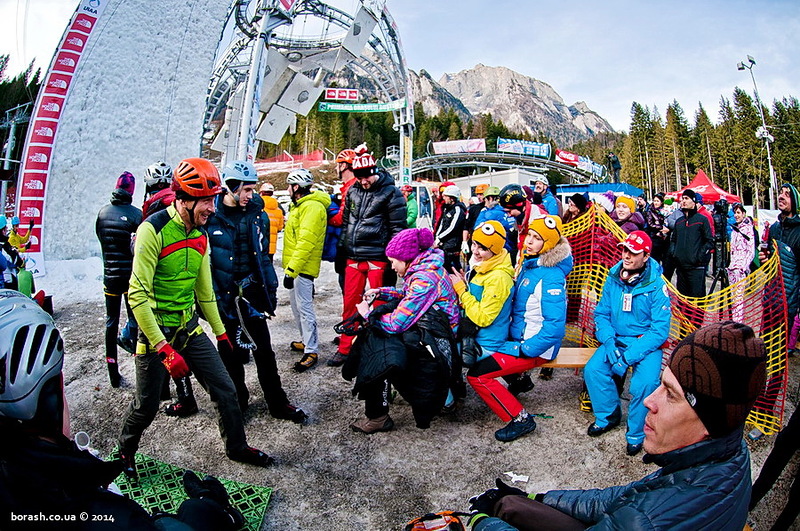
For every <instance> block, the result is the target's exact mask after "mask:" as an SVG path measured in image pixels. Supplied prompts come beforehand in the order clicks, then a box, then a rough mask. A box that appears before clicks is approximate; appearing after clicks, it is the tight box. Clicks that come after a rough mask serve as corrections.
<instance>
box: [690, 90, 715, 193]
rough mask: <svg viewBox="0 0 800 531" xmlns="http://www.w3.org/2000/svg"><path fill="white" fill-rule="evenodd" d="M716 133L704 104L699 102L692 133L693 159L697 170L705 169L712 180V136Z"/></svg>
mask: <svg viewBox="0 0 800 531" xmlns="http://www.w3.org/2000/svg"><path fill="white" fill-rule="evenodd" d="M713 133H714V126H713V124H712V123H711V120H709V118H708V114H706V110H705V109H704V108H703V105H702V104H698V109H697V112H696V113H695V115H694V128H693V129H692V134H691V143H690V144H691V146H692V149H693V152H692V155H691V161H692V163H693V165H694V168H695V172H694V173H696V170H698V169H702V170H703V171H705V172H706V173H707V174H708V176H709V178H711V180H712V181H713V180H714V154H713V152H712V151H711V136H712V135H713Z"/></svg>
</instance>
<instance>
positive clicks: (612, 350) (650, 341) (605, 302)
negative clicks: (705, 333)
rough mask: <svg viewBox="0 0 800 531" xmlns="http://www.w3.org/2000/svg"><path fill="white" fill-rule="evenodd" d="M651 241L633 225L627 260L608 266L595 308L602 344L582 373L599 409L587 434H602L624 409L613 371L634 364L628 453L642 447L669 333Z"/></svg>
mask: <svg viewBox="0 0 800 531" xmlns="http://www.w3.org/2000/svg"><path fill="white" fill-rule="evenodd" d="M652 245H653V244H652V242H651V240H650V237H649V236H648V235H647V233H645V232H643V231H633V232H632V233H630V234H629V235H628V238H627V239H626V240H625V241H624V242H622V243H620V244H619V246H620V247H622V260H621V261H620V262H619V263H618V264H617V265H615V266H614V267H612V268H611V270H610V271H609V272H608V279H607V280H606V283H605V285H604V286H603V294H602V296H601V297H600V302H598V304H597V308H596V309H595V313H594V321H595V336H596V337H597V340H598V341H599V342H600V343H601V345H600V346H599V347H598V348H597V350H596V351H595V353H594V355H593V356H592V358H591V359H590V360H589V362H588V363H587V364H586V369H585V370H584V375H583V377H584V379H585V380H586V388H587V390H588V391H589V398H591V399H592V409H593V411H594V415H595V420H594V422H593V423H592V424H591V425H590V426H589V430H588V434H589V435H590V436H592V437H597V436H598V435H601V434H603V433H605V432H607V431H609V430H611V429H613V428H614V427H616V426H618V425H619V423H620V420H621V419H622V414H621V411H620V400H619V392H618V389H617V386H616V385H615V383H614V376H617V377H623V376H624V375H625V374H626V373H627V372H628V368H632V369H633V376H632V377H631V384H630V394H631V400H630V403H629V405H628V431H627V433H626V436H625V437H626V439H627V442H628V445H627V453H628V455H636V454H638V453H639V451H641V449H642V442H643V441H644V418H645V415H646V414H647V409H646V408H645V407H644V399H645V397H647V396H648V395H649V394H650V393H652V392H653V391H654V390H655V389H656V387H658V378H659V374H660V373H661V358H662V353H661V345H663V344H664V342H665V341H666V340H667V337H668V336H669V324H670V317H671V314H670V301H669V295H668V292H667V286H666V283H665V282H664V279H662V278H661V266H660V265H658V262H656V261H655V260H653V259H652V258H651V257H650V251H651V250H652Z"/></svg>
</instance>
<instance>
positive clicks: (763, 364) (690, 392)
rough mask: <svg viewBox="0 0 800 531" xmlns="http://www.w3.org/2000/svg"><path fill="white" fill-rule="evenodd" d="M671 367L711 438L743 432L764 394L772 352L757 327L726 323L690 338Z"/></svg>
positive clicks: (676, 353) (674, 355)
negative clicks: (769, 352)
mask: <svg viewBox="0 0 800 531" xmlns="http://www.w3.org/2000/svg"><path fill="white" fill-rule="evenodd" d="M669 368H670V370H671V371H672V373H673V374H674V375H675V377H676V378H677V379H678V382H679V383H680V384H681V387H682V388H683V392H684V393H685V395H686V400H687V401H688V402H689V404H691V406H692V408H694V410H695V412H696V413H697V416H698V417H700V420H701V421H702V422H703V425H704V426H705V427H706V429H707V430H708V433H709V435H711V437H712V438H719V437H724V436H725V435H728V434H730V433H731V432H733V431H734V430H736V429H740V428H741V427H742V425H743V424H744V422H745V420H746V419H747V415H748V414H749V413H750V409H751V408H752V407H753V403H755V401H756V398H758V395H759V394H761V392H762V391H763V390H764V383H765V381H766V370H767V351H766V347H765V346H764V342H763V341H762V340H761V338H759V337H756V335H755V333H754V332H753V329H752V328H750V327H749V326H747V325H744V324H741V323H735V322H733V321H725V322H722V323H714V324H710V325H708V326H704V327H703V328H700V329H699V330H697V331H695V332H693V333H691V334H689V335H688V336H686V338H685V339H684V340H683V341H681V342H680V343H678V345H677V346H676V347H675V350H674V351H673V352H672V358H671V359H670V362H669Z"/></svg>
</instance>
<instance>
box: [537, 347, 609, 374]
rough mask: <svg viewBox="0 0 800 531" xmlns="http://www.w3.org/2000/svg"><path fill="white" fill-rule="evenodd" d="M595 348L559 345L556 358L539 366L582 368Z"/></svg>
mask: <svg viewBox="0 0 800 531" xmlns="http://www.w3.org/2000/svg"><path fill="white" fill-rule="evenodd" d="M595 350H596V349H595V348H594V347H561V350H559V351H558V357H556V359H554V360H553V361H550V362H547V363H545V364H544V365H540V367H552V368H554V369H556V368H560V369H564V368H567V369H582V368H583V367H584V366H585V365H586V362H587V361H589V358H591V357H592V354H594V351H595Z"/></svg>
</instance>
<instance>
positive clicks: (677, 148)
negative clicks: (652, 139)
mask: <svg viewBox="0 0 800 531" xmlns="http://www.w3.org/2000/svg"><path fill="white" fill-rule="evenodd" d="M688 138H689V124H688V122H687V121H686V117H685V116H684V114H683V109H682V108H681V106H680V104H678V102H677V100H672V103H671V104H669V105H667V124H666V126H665V127H664V143H665V150H666V152H667V154H668V158H669V159H670V161H671V162H672V164H667V166H666V168H665V169H666V173H667V182H665V183H664V189H665V190H669V189H670V188H672V185H673V183H674V185H675V189H676V190H680V189H681V188H682V183H683V181H682V177H683V175H684V172H685V173H688V170H684V168H686V143H687V141H688Z"/></svg>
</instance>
